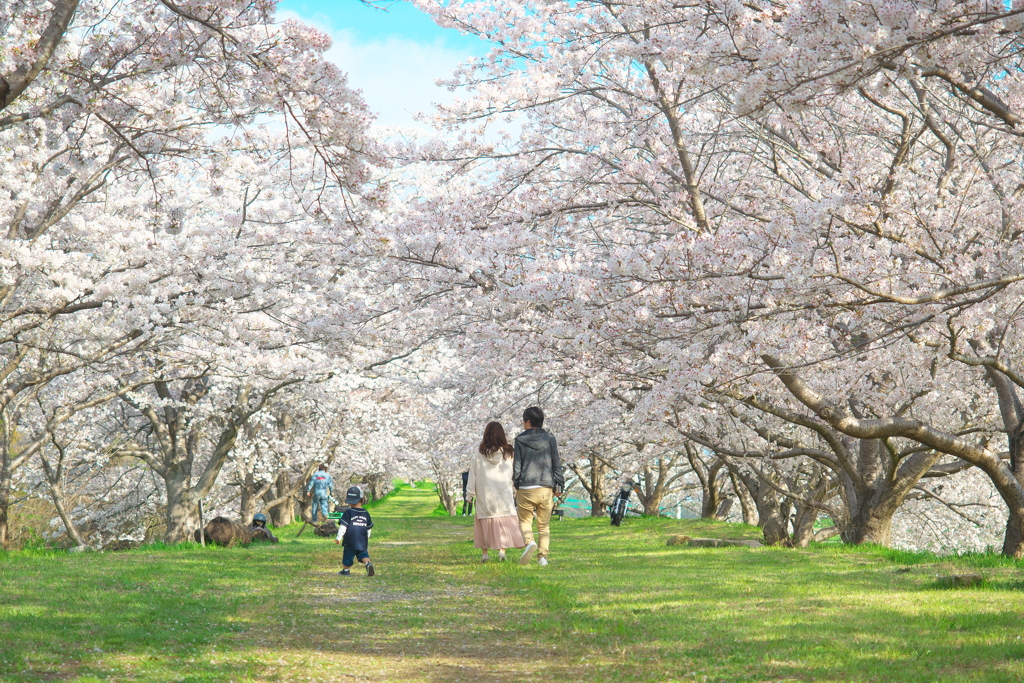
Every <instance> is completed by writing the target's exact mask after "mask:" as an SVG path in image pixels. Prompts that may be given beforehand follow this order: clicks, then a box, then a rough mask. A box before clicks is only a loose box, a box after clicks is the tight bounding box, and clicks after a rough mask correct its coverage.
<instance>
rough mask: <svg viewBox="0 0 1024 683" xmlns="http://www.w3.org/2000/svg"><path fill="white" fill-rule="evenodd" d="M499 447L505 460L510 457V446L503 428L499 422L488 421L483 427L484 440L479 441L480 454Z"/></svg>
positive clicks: (485, 453)
mask: <svg viewBox="0 0 1024 683" xmlns="http://www.w3.org/2000/svg"><path fill="white" fill-rule="evenodd" d="M499 449H500V450H501V451H502V453H503V454H504V456H505V459H506V460H507V459H509V458H511V457H512V447H511V446H509V445H508V439H506V438H505V428H504V427H502V426H501V423H500V422H488V423H487V426H486V427H484V440H483V441H481V442H480V455H487V454H488V453H493V452H494V451H496V450H499Z"/></svg>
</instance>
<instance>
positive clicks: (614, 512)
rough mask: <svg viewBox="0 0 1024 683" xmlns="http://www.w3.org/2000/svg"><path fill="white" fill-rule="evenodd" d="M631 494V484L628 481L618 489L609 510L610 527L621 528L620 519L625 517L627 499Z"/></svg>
mask: <svg viewBox="0 0 1024 683" xmlns="http://www.w3.org/2000/svg"><path fill="white" fill-rule="evenodd" d="M632 494H633V482H631V481H628V482H626V483H625V484H623V485H622V486H621V487H620V488H619V492H618V493H617V494H616V496H615V501H614V502H613V503H612V507H611V509H610V510H609V512H610V513H611V516H612V526H621V525H622V518H623V517H625V516H626V508H627V507H628V506H629V497H630V496H631V495H632Z"/></svg>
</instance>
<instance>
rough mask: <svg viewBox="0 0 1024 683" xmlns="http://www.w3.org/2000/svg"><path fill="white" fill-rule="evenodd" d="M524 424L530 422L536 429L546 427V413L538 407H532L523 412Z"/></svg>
mask: <svg viewBox="0 0 1024 683" xmlns="http://www.w3.org/2000/svg"><path fill="white" fill-rule="evenodd" d="M523 422H529V423H530V426H531V427H533V428H534V429H540V428H541V427H543V426H544V411H543V410H541V409H540V408H538V407H537V406H530V407H529V408H527V409H526V410H524V411H523Z"/></svg>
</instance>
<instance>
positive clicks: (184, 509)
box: [164, 469, 199, 544]
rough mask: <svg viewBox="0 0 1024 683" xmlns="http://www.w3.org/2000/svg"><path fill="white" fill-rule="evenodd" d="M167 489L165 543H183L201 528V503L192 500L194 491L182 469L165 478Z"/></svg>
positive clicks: (170, 473)
mask: <svg viewBox="0 0 1024 683" xmlns="http://www.w3.org/2000/svg"><path fill="white" fill-rule="evenodd" d="M164 484H165V485H166V487H167V532H166V534H165V535H164V542H165V543H168V544H174V543H183V542H185V541H187V540H189V539H191V538H192V534H193V533H194V532H195V530H196V529H198V528H199V503H198V502H197V501H195V500H193V499H192V490H191V488H190V487H189V486H188V482H187V481H186V478H185V476H184V474H183V473H182V472H181V470H180V469H175V470H174V471H172V472H169V473H168V476H166V477H165V478H164Z"/></svg>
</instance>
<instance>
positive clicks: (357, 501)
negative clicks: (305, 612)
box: [334, 486, 374, 576]
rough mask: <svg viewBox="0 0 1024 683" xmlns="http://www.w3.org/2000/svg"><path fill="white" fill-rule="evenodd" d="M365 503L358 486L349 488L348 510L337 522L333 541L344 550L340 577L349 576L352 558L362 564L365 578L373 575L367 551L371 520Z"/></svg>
mask: <svg viewBox="0 0 1024 683" xmlns="http://www.w3.org/2000/svg"><path fill="white" fill-rule="evenodd" d="M365 502H366V497H365V496H364V495H363V490H362V489H361V488H359V487H358V486H353V487H351V488H350V489H349V490H348V493H346V494H345V503H347V504H348V505H349V508H348V510H345V512H344V513H343V514H342V515H341V519H339V520H338V536H337V538H335V539H334V542H335V543H336V544H338V543H342V544H343V547H344V549H345V551H344V552H343V553H342V556H341V566H342V570H341V571H340V572H338V573H339V574H341V575H342V576H351V574H352V572H351V571H349V570H350V569H352V560H353V558H355V559H357V560H359V561H360V562H362V563H363V566H365V567H366V575H367V576H373V574H374V571H373V563H372V562H370V553H369V552H368V551H367V547H368V545H369V541H370V533H371V530H372V529H373V520H372V519H370V513H369V512H367V511H366V510H365V509H363V503H365Z"/></svg>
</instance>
